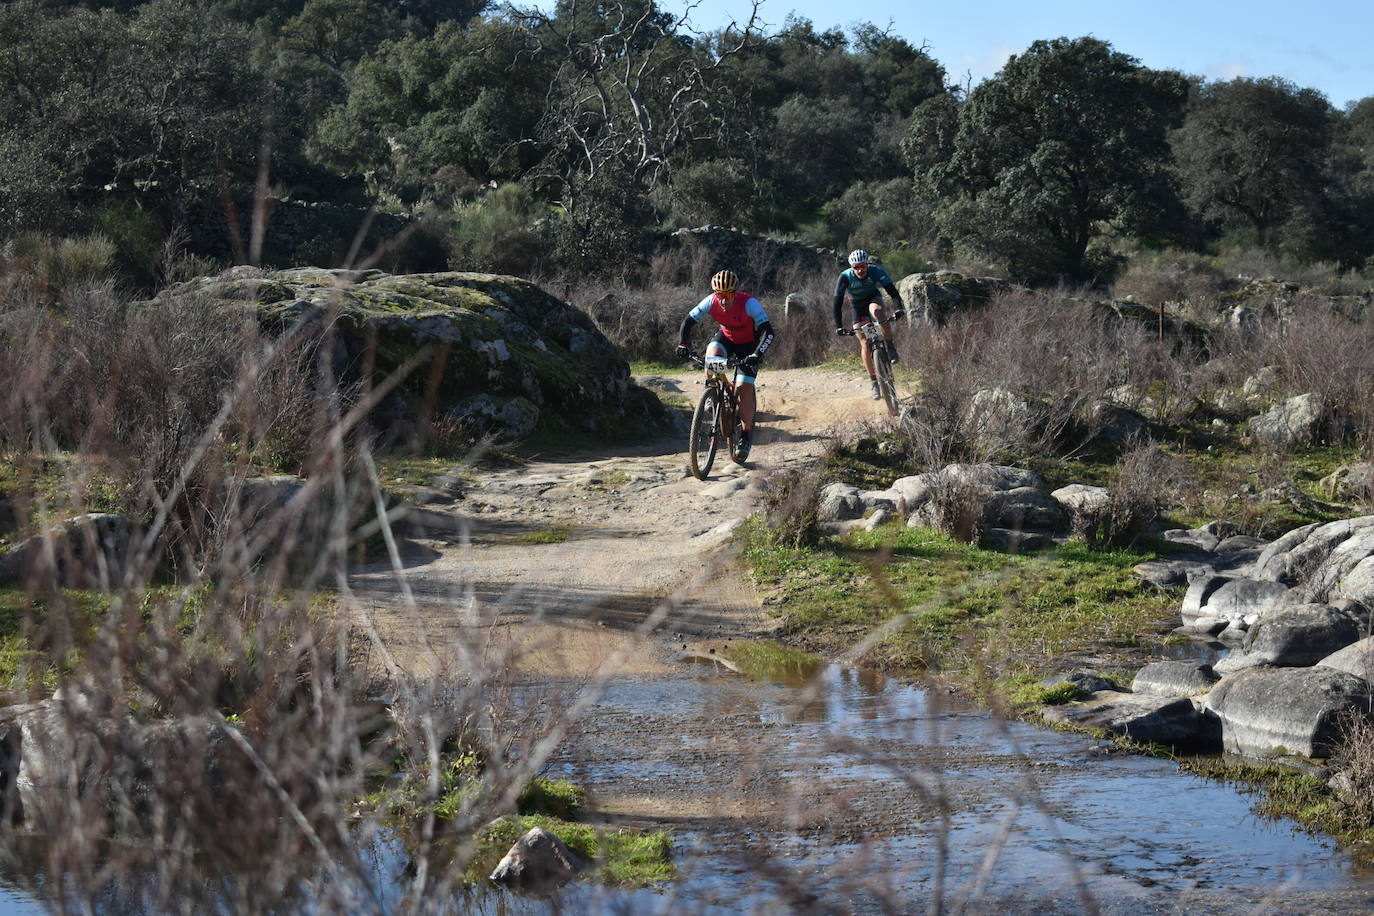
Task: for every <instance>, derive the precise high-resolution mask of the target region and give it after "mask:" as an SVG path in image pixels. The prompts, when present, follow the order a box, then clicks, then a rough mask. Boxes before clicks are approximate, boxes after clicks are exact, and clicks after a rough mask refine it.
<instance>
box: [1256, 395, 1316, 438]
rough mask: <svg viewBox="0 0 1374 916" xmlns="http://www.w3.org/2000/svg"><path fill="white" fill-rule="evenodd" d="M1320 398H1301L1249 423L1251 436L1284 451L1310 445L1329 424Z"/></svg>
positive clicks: (1283, 404)
mask: <svg viewBox="0 0 1374 916" xmlns="http://www.w3.org/2000/svg"><path fill="white" fill-rule="evenodd" d="M1326 418H1327V411H1326V405H1325V404H1324V403H1323V401H1322V398H1321V395H1318V394H1300V395H1298V396H1297V397H1293V398H1289V399H1288V400H1286V401H1284V402H1282V403H1281V404H1277V405H1275V406H1274V407H1272V408H1270V409H1269V410H1267V411H1265V412H1264V413H1262V414H1260V415H1259V416H1257V417H1254V418H1253V419H1251V420H1250V435H1251V436H1253V437H1254V438H1255V440H1256V441H1258V442H1260V443H1261V444H1263V445H1266V446H1268V447H1270V448H1274V449H1279V450H1285V449H1291V448H1295V447H1298V446H1303V445H1311V444H1312V443H1313V442H1315V441H1316V440H1317V438H1318V437H1319V435H1320V434H1321V431H1322V426H1323V424H1324V423H1325V422H1326Z"/></svg>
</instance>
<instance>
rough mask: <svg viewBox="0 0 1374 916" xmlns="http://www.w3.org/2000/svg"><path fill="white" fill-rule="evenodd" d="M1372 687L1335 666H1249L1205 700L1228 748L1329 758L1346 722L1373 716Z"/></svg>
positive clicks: (1244, 752)
mask: <svg viewBox="0 0 1374 916" xmlns="http://www.w3.org/2000/svg"><path fill="white" fill-rule="evenodd" d="M1369 702H1370V687H1369V683H1368V682H1367V681H1365V680H1364V679H1362V678H1358V677H1355V676H1354V675H1352V674H1347V673H1346V672H1344V671H1337V670H1335V669H1332V668H1322V667H1314V668H1249V669H1247V670H1244V671H1240V672H1238V673H1236V674H1233V675H1231V676H1230V677H1227V678H1223V679H1222V681H1221V682H1220V683H1218V684H1217V685H1216V686H1215V687H1213V688H1212V690H1211V692H1210V693H1208V694H1207V696H1206V698H1205V699H1204V700H1203V703H1204V705H1205V706H1206V708H1208V709H1210V710H1211V711H1212V712H1213V713H1215V714H1216V715H1217V717H1218V718H1220V719H1221V730H1222V731H1221V733H1222V744H1223V746H1224V747H1225V749H1226V750H1227V751H1228V752H1230V753H1233V754H1240V755H1242V756H1247V757H1261V758H1267V757H1284V756H1290V755H1297V756H1299V757H1328V756H1330V755H1331V753H1332V752H1333V751H1334V750H1335V749H1336V747H1337V745H1338V743H1339V739H1340V733H1341V732H1340V730H1341V720H1342V718H1343V717H1345V716H1347V715H1349V714H1351V713H1365V714H1367V713H1368V710H1369Z"/></svg>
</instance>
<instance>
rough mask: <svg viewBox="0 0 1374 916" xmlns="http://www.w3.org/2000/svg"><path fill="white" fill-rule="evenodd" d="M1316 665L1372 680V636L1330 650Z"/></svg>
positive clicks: (1373, 645)
mask: <svg viewBox="0 0 1374 916" xmlns="http://www.w3.org/2000/svg"><path fill="white" fill-rule="evenodd" d="M1317 665H1318V666H1319V667H1322V668H1334V669H1336V670H1337V671H1344V672H1345V673H1346V674H1353V675H1355V676H1356V677H1359V678H1364V679H1365V680H1366V681H1371V682H1374V636H1366V637H1365V638H1364V639H1361V640H1360V641H1358V642H1353V643H1351V644H1350V645H1348V646H1346V647H1345V648H1343V649H1340V650H1338V651H1336V652H1332V653H1331V654H1330V655H1328V656H1326V658H1323V659H1322V660H1320V661H1319V662H1317Z"/></svg>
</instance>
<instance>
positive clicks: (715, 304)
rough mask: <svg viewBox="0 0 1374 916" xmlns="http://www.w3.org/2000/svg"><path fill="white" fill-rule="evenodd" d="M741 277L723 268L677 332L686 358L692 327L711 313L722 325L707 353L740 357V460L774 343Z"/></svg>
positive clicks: (746, 453) (746, 452)
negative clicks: (757, 387)
mask: <svg viewBox="0 0 1374 916" xmlns="http://www.w3.org/2000/svg"><path fill="white" fill-rule="evenodd" d="M737 286H739V277H737V276H735V272H734V271H733V270H722V271H720V272H719V273H717V274H716V275H715V276H714V277H712V278H711V294H710V295H709V296H707V297H706V298H705V299H702V300H701V301H700V302H698V303H697V304H696V307H695V308H693V309H692V310H691V311H690V312H688V313H687V317H686V318H684V319H683V320H682V328H681V329H680V330H679V331H678V335H677V354H678V356H679V357H682V358H685V357H686V356H687V353H688V349H687V341H688V340H689V339H690V338H691V335H692V326H693V325H695V324H696V323H697V322H698V321H699V320H701V319H702V318H704V317H706V316H707V315H710V316H711V317H712V318H714V319H715V321H716V324H718V325H720V330H719V331H717V332H716V336H715V337H714V338H713V339H712V340H711V342H710V343H709V344H707V346H706V355H707V356H725V355H726V354H727V353H728V354H729V355H730V356H734V357H736V358H738V359H739V360H740V370H739V373H740V374H739V387H738V388H737V389H736V391H737V392H738V394H739V425H740V436H739V453H740V459H741V460H742V459H744V458H747V457H748V456H749V447H750V443H749V434H750V433H751V432H752V431H753V429H754V378H755V376H757V375H758V374H759V368H760V366H761V365H762V364H763V354H764V353H767V352H768V347H769V345H770V344H772V343H773V325H772V323H771V322H770V321H769V320H768V313H767V312H765V311H764V310H763V306H762V305H761V304H759V300H757V299H755V298H754V297H753V296H751V295H749V294H748V293H746V292H737V291H736V287H737Z"/></svg>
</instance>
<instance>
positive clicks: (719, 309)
mask: <svg viewBox="0 0 1374 916" xmlns="http://www.w3.org/2000/svg"><path fill="white" fill-rule="evenodd" d="M707 315H710V316H711V317H712V318H713V319H715V322H716V324H718V325H720V331H721V334H722V335H723V336H724V337H725V339H726V340H728V341H730V343H732V344H751V343H753V342H754V341H756V340H758V333H757V332H758V327H759V325H761V324H763V323H765V322H767V321H768V313H767V312H765V311H764V310H763V305H762V304H761V303H760V302H759V300H757V299H755V298H754V297H753V296H751V295H749V294H748V293H746V292H737V293H734V294H732V295H731V296H730V297H729V300H728V301H726V302H722V301H721V300H720V299H719V298H717V296H716V294H715V293H711V294H710V295H709V296H707V297H706V298H705V299H703V300H701V301H700V302H698V303H697V305H696V308H694V309H692V310H691V311H690V312H688V317H689V318H691V320H692V321H700V320H701V319H702V318H704V317H705V316H707Z"/></svg>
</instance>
